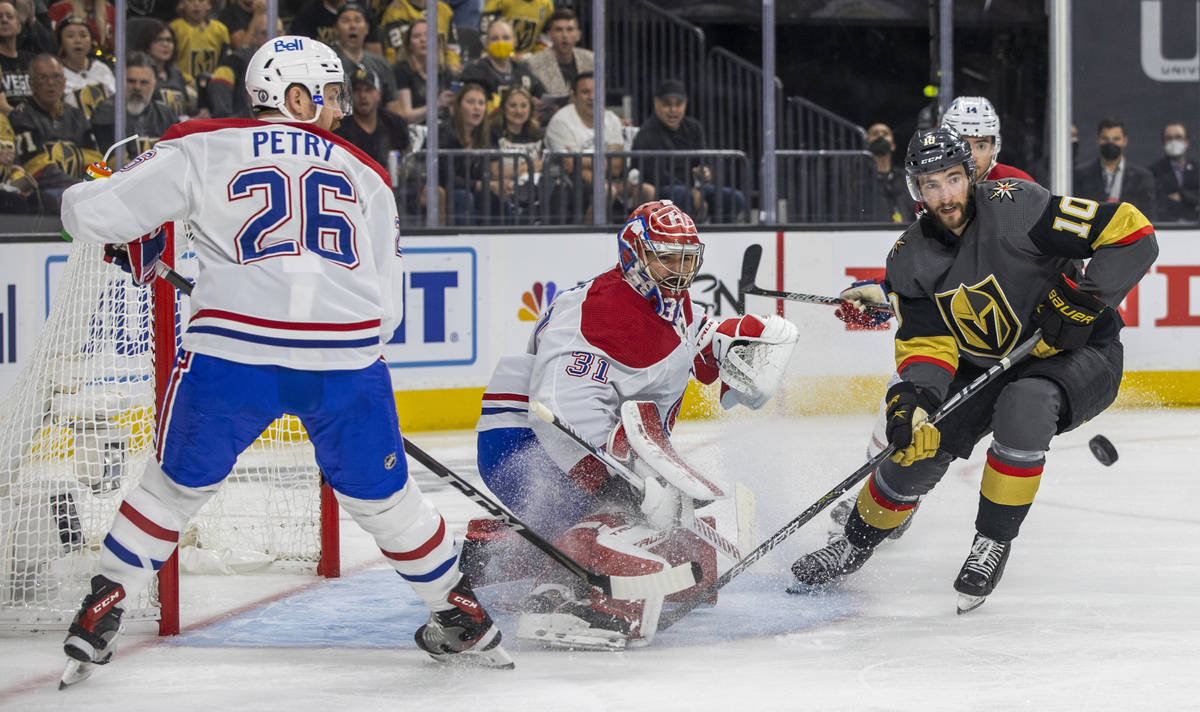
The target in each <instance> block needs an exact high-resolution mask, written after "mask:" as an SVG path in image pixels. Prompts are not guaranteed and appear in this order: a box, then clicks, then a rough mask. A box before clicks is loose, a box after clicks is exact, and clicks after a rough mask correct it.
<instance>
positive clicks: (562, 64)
mask: <svg viewBox="0 0 1200 712" xmlns="http://www.w3.org/2000/svg"><path fill="white" fill-rule="evenodd" d="M546 34H547V35H548V36H549V38H550V49H549V51H547V52H538V53H536V54H533V55H532V56H530V57H529V59H528V61H527V64H528V65H529V70H530V71H531V72H533V74H534V76H536V77H537V78H538V80H539V81H541V83H542V86H544V87H545V88H546V93H545V94H544V95H543V96H542V99H543V100H544V101H546V102H547V105H548V107H552V108H553V109H557V108H559V107H561V106H563V105H565V104H566V103H567V94H568V92H569V91H570V88H571V86H572V85H573V84H574V82H575V77H576V76H578V75H579V74H581V73H583V72H591V71H592V67H593V66H594V62H595V60H594V57H593V55H592V51H591V50H588V49H583V48H582V47H577V46H576V45H578V44H579V22H578V20H576V18H575V13H574V12H571V11H570V10H567V9H562V10H556V11H554V12H553V13H551V14H550V17H548V18H546Z"/></svg>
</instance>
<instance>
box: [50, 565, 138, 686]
mask: <svg viewBox="0 0 1200 712" xmlns="http://www.w3.org/2000/svg"><path fill="white" fill-rule="evenodd" d="M123 598H125V589H124V588H123V587H122V586H121V585H120V584H118V583H116V582H114V581H111V580H109V579H108V578H105V577H104V576H99V575H97V576H93V577H92V592H91V593H89V594H88V595H87V596H84V598H83V604H82V605H81V606H80V607H79V613H78V614H76V615H75V620H74V621H72V622H71V627H70V629H69V630H68V632H67V639H66V640H65V641H63V652H65V653H66V654H67V657H68V658H70V660H69V661H68V662H67V669H66V670H65V671H63V675H62V680H61V681H59V683H58V689H60V690H61V689H63V688H65V687H68V686H70V685H74V684H75V683H77V682H81V681H83V680H86V679H87V678H88V677H90V676H91V674H92V668H93V666H95V665H104V664H105V663H107V662H108V661H110V660H112V656H113V653H114V652H115V651H116V639H117V636H118V635H119V634H120V632H121V616H122V615H124V613H125V611H124V610H123V609H121V608H117V602H118V601H120V600H121V599H123Z"/></svg>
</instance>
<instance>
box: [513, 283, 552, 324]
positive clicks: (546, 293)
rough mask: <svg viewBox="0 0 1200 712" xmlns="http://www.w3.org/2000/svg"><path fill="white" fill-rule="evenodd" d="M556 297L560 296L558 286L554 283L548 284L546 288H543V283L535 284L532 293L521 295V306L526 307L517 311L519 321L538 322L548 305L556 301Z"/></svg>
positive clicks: (531, 289)
mask: <svg viewBox="0 0 1200 712" xmlns="http://www.w3.org/2000/svg"><path fill="white" fill-rule="evenodd" d="M556 296H558V285H556V284H555V283H554V282H546V285H545V286H542V283H541V282H534V283H533V287H531V288H530V291H528V292H525V293H523V294H522V295H521V304H523V305H524V306H522V307H521V308H520V309H519V310H518V311H517V319H519V320H520V321H537V320H538V316H539V315H540V314H541V313H542V312H543V311H544V310H545V308H546V305H547V304H549V303H550V302H552V301H554V297H556Z"/></svg>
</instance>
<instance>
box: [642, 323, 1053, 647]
mask: <svg viewBox="0 0 1200 712" xmlns="http://www.w3.org/2000/svg"><path fill="white" fill-rule="evenodd" d="M1041 338H1042V330H1041V329H1037V330H1035V331H1034V332H1033V334H1032V335H1031V336H1030V337H1029V338H1028V339H1026V340H1025V341H1023V342H1021V343H1020V344H1018V345H1017V346H1016V348H1014V349H1013V350H1012V351H1011V352H1009V354H1008V355H1007V356H1005V357H1004V358H1002V359H1000V360H999V361H997V362H996V363H995V364H994V365H993V366H992V367H991V368H989V369H988V370H987V371H984V372H983V373H981V374H980V375H979V376H978V377H977V378H976V379H975V380H973V381H971V382H970V383H968V384H967V385H966V386H964V387H963V388H962V390H960V391H958V392H957V393H955V394H954V395H952V396H950V397H949V398H948V399H947V400H946V401H945V402H944V403H942V405H941V406H939V407H938V409H937V410H936V411H934V412H933V415H931V416H929V419H928V421H927V422H928V423H930V424H931V425H937V424H938V422H940V421H941V420H942V419H943V418H945V417H946V416H947V415H949V414H950V411H952V410H954V409H955V408H957V407H958V406H960V405H962V403H963V402H964V401H966V400H967V399H968V398H970V397H971V396H973V395H975V394H976V393H978V392H979V391H981V390H983V389H984V388H985V387H987V386H988V385H989V384H990V383H991V382H992V381H995V380H996V379H997V378H998V377H999V376H1000V374H1002V373H1004V372H1005V371H1007V370H1008V369H1010V368H1012V366H1013V364H1015V363H1017V362H1018V361H1020V360H1021V359H1023V358H1025V357H1026V356H1028V355H1029V352H1031V351H1033V349H1034V347H1035V346H1037V344H1038V341H1039V340H1040V339H1041ZM895 450H896V446H895V445H890V444H889V445H888V446H887V447H885V448H884V449H883V450H882V451H881V452H880V453H879V454H877V455H875V457H872V458H871V459H869V460H867V462H866V464H864V465H863V466H862V467H860V468H858V469H857V470H855V471H854V472H853V473H851V474H850V476H849V477H847V478H846V479H844V480H842V481H841V482H839V483H838V484H837V485H836V486H834V488H833V489H831V490H829V491H828V492H826V493H825V494H823V495H821V498H820V499H818V500H817V501H816V502H813V503H812V504H811V505H809V507H808V509H805V510H804V511H803V512H801V513H800V514H798V515H796V517H795V518H794V519H792V520H791V521H790V522H788V523H787V524H784V525H783V527H782V528H781V529H780V530H779V531H777V532H775V533H774V534H772V535H771V536H770V537H769V538H767V540H766V541H764V542H763V543H761V544H759V545H758V547H757V548H755V549H754V550H753V551H751V552H750V553H749V554H746V556H745V557H743V558H742V560H741V561H739V562H737V563H736V564H734V565H733V566H732V567H730V569H729V570H728V571H726V572H725V573H724V574H722V575H721V576H719V577H717V580H716V581H713V582H712V583H711V584H710V585H709V586H708V587H707V588H705V589H704V590H703V591H698V592H697V593H695V594H693V595H692V596H691V597H689V598H688V599H687V600H686V601H683V602H682V603H680V604H679V605H678V606H676V607H674V608H672V609H671V610H669V611H663V613H662V616H661V617H660V618H659V619H658V629H659V630H660V631H662V630H666V629H667V628H670V627H671V626H673V625H675V623H677V622H679V619H680V618H683V617H684V616H686V615H687V614H688V613H690V612H691V611H692V610H693V609H694V608H696V606H698V605H700V604H701V603H703V602H704V601H706V600H708V599H709V597H711V596H712V595H713V594H714V593H716V592H717V591H719V590H720V589H721V588H722V587H723V586H725V585H726V584H727V583H729V582H730V581H732V580H733V578H734V577H735V576H737V575H738V574H740V573H742V572H743V571H745V570H746V569H748V568H750V567H751V566H753V565H754V563H755V562H756V561H758V560H759V559H761V558H763V557H764V556H766V555H767V554H768V553H770V551H771V550H772V549H774V548H775V547H776V546H779V544H780V543H782V542H783V540H784V539H787V538H788V537H789V536H791V535H792V534H794V533H796V530H798V529H799V528H800V527H802V526H804V525H805V524H807V523H808V522H809V521H810V520H811V519H812V518H813V517H815V516H817V515H818V514H820V513H821V511H822V510H824V509H825V508H826V507H828V506H829V505H830V504H832V503H833V502H835V501H837V499H838V498H839V497H841V496H842V495H843V494H845V493H846V491H847V490H849V489H850V488H851V487H853V486H854V485H856V484H858V483H859V482H861V481H862V480H864V479H866V477H867V476H868V475H870V474H871V473H872V472H873V471H874V470H875V468H876V467H878V466H879V464H880V463H881V462H883V461H884V459H885V458H887V457H890V456H891V454H892V453H893V452H895Z"/></svg>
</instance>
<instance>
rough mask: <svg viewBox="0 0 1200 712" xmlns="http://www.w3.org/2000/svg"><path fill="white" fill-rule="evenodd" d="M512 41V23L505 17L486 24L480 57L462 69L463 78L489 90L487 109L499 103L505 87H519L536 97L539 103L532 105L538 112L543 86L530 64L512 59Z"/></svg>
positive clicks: (543, 90) (544, 89) (513, 38)
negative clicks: (528, 65)
mask: <svg viewBox="0 0 1200 712" xmlns="http://www.w3.org/2000/svg"><path fill="white" fill-rule="evenodd" d="M515 42H516V40H515V36H514V35H513V28H512V25H510V24H508V21H507V20H494V21H493V22H492V24H490V25H488V29H487V35H486V36H485V37H484V52H483V56H482V57H480V58H479V59H477V60H475V61H474V62H471V63H470V64H468V65H467V66H466V68H464V69H463V73H462V81H464V82H478V83H480V84H482V85H483V86H485V87H488V88H489V90H490V91H491V92H492V94H491V96H490V97H488V108H489V109H494V108H496V107H497V106H499V105H500V95H501V94H503V93H504V91H505V90H506V89H510V88H512V87H520V88H522V89H525V90H526V91H528V92H529V93H530V94H532V95H533V98H535V99H537V100H538V104H539V106H538V107H535V111H540V105H541V97H542V94H545V93H546V87H544V86H543V85H542V82H541V80H539V79H538V78H537V77H536V76H534V74H533V72H532V71H530V69H529V67H527V66H525V64H523V63H521V62H514V61H513V60H512V57H513V48H514V47H515V44H514V43H515Z"/></svg>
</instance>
